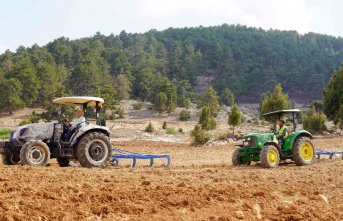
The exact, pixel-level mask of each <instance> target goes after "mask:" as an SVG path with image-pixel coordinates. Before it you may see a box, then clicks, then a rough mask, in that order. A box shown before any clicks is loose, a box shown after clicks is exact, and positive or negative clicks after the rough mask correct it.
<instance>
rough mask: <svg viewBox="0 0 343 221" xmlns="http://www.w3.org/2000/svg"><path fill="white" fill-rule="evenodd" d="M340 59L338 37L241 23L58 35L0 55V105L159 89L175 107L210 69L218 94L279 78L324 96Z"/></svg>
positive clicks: (268, 86)
mask: <svg viewBox="0 0 343 221" xmlns="http://www.w3.org/2000/svg"><path fill="white" fill-rule="evenodd" d="M342 61H343V39H342V38H336V37H332V36H327V35H321V34H315V33H308V34H305V35H300V34H299V33H297V32H296V31H278V30H268V31H266V30H263V29H256V28H250V27H246V26H241V25H226V24H224V25H222V26H215V27H196V28H182V29H174V28H169V29H167V30H164V31H156V30H150V31H148V32H146V33H143V34H132V33H126V32H125V31H122V32H121V33H120V34H119V35H114V34H111V35H109V36H105V35H102V34H101V33H99V32H98V33H96V34H95V35H94V36H93V37H86V38H82V39H77V40H69V39H68V38H65V37H61V38H59V39H55V40H53V41H52V42H50V43H48V44H47V45H44V46H38V45H33V46H32V47H28V48H25V47H23V46H21V47H19V48H17V50H16V52H14V53H13V52H10V51H6V52H5V53H3V54H1V55H0V98H1V101H2V102H1V103H0V110H1V111H9V112H11V111H14V110H16V109H19V108H21V107H24V106H31V105H33V104H38V105H41V106H43V107H47V106H49V105H51V101H52V100H53V99H54V98H56V97H60V96H67V95H90V96H101V97H104V98H105V100H106V102H107V104H108V105H109V106H110V105H113V104H115V103H116V102H117V101H119V100H122V99H124V98H127V97H132V98H135V99H139V100H142V101H152V102H153V101H154V99H155V98H156V95H157V94H158V93H160V92H163V93H165V94H166V96H167V98H168V103H167V108H169V109H170V110H172V109H173V108H175V105H179V106H183V105H186V103H189V100H190V99H194V97H192V96H191V95H192V93H190V92H191V91H192V89H193V88H194V86H195V85H196V83H197V77H199V76H211V77H212V78H213V79H214V81H213V82H211V84H212V86H213V88H214V89H215V90H216V91H217V92H218V95H219V96H221V94H222V93H223V91H227V89H229V90H230V91H232V92H233V94H234V96H235V97H239V96H244V95H251V94H253V95H254V96H255V97H254V99H255V100H256V99H260V98H261V94H262V93H266V92H270V91H271V90H272V89H273V88H274V87H275V86H276V85H277V84H279V83H280V84H281V85H282V87H283V89H284V91H285V92H286V93H289V92H294V91H295V92H297V93H303V94H305V95H306V97H307V98H308V99H321V98H322V90H323V88H325V87H326V85H327V83H328V81H329V79H330V77H331V75H332V73H333V70H336V69H338V68H339V66H340V64H341V63H342ZM226 88H227V89H226Z"/></svg>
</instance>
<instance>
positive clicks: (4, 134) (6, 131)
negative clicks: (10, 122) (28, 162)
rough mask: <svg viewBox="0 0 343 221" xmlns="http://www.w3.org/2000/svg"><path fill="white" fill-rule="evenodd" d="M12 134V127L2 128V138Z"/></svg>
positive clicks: (0, 131) (0, 133)
mask: <svg viewBox="0 0 343 221" xmlns="http://www.w3.org/2000/svg"><path fill="white" fill-rule="evenodd" d="M10 134H11V129H8V128H4V129H0V138H1V139H6V138H9V137H10Z"/></svg>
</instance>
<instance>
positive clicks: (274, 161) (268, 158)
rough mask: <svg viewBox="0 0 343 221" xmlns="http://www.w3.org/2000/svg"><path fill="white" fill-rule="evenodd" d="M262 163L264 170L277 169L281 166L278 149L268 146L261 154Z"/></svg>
mask: <svg viewBox="0 0 343 221" xmlns="http://www.w3.org/2000/svg"><path fill="white" fill-rule="evenodd" d="M260 161H261V164H262V166H263V167H264V168H275V167H277V166H278V165H279V161H280V155H279V151H278V150H277V149H276V147H274V146H272V145H266V146H264V147H263V149H262V151H261V153H260Z"/></svg>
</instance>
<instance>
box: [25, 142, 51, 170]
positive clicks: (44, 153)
mask: <svg viewBox="0 0 343 221" xmlns="http://www.w3.org/2000/svg"><path fill="white" fill-rule="evenodd" d="M49 160H50V150H49V147H48V146H47V145H46V144H45V143H44V142H43V141H41V140H31V141H28V142H26V143H25V144H24V145H23V147H22V148H21V150H20V163H21V164H23V165H31V166H46V165H47V164H48V162H49Z"/></svg>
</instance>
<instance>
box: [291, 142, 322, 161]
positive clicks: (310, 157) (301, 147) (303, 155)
mask: <svg viewBox="0 0 343 221" xmlns="http://www.w3.org/2000/svg"><path fill="white" fill-rule="evenodd" d="M292 154H293V160H294V162H295V164H296V165H297V166H305V165H311V164H313V162H314V159H315V156H316V151H315V149H314V145H313V142H312V140H311V139H310V138H308V137H301V138H299V139H297V140H296V141H295V143H294V145H293V149H292Z"/></svg>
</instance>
